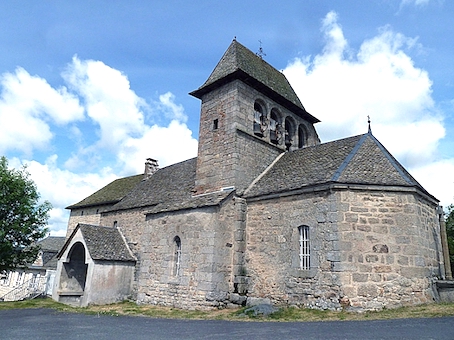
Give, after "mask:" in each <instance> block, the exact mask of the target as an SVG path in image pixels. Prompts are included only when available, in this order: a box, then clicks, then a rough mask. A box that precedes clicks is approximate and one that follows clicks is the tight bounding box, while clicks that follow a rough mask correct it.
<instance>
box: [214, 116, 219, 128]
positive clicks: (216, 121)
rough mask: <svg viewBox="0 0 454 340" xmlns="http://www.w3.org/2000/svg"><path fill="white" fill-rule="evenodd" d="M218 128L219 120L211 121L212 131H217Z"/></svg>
mask: <svg viewBox="0 0 454 340" xmlns="http://www.w3.org/2000/svg"><path fill="white" fill-rule="evenodd" d="M218 127H219V120H218V119H215V120H213V130H217V129H218Z"/></svg>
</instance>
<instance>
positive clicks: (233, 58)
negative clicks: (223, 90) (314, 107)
mask: <svg viewBox="0 0 454 340" xmlns="http://www.w3.org/2000/svg"><path fill="white" fill-rule="evenodd" d="M235 79H241V80H242V81H243V82H245V83H247V84H249V85H251V86H253V87H254V88H256V89H257V90H259V91H261V92H263V93H264V94H266V95H268V96H269V97H270V98H273V99H274V100H275V101H276V102H278V103H280V104H281V105H283V106H285V107H287V108H288V109H289V110H291V111H293V112H295V113H297V114H299V115H301V116H302V117H303V118H305V119H307V120H308V121H310V122H311V123H317V122H319V120H318V119H317V118H315V117H314V116H312V115H311V114H309V113H308V112H307V111H306V109H305V108H304V106H303V104H302V103H301V101H300V100H299V98H298V96H297V95H296V93H295V91H294V90H293V88H292V86H291V85H290V83H289V82H288V80H287V78H286V77H285V76H284V74H283V73H282V72H279V71H278V70H276V69H275V68H274V67H273V66H271V65H270V64H268V63H267V62H266V61H265V60H263V59H262V58H261V57H259V56H257V55H256V54H255V53H253V52H252V51H251V50H249V49H248V48H246V47H245V46H243V45H241V44H240V43H239V42H237V41H236V40H233V41H232V43H231V44H230V46H229V48H228V49H227V51H226V52H225V53H224V55H223V57H222V58H221V60H220V61H219V63H218V64H217V66H216V67H215V69H214V70H213V72H212V73H211V75H210V76H209V77H208V79H207V80H206V81H205V83H204V84H203V85H202V86H201V87H199V88H198V89H197V90H195V91H193V92H191V93H190V94H191V95H193V96H194V97H196V98H199V99H201V98H202V96H203V95H204V94H205V93H207V92H209V91H211V90H212V89H214V88H217V87H219V86H220V85H222V84H225V83H228V82H230V81H232V80H235Z"/></svg>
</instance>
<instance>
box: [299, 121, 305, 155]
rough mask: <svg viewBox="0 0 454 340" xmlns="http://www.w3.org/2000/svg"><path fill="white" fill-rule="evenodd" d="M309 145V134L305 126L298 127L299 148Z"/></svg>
mask: <svg viewBox="0 0 454 340" xmlns="http://www.w3.org/2000/svg"><path fill="white" fill-rule="evenodd" d="M306 144H307V132H306V128H305V127H304V126H303V125H300V126H299V127H298V148H299V149H301V148H302V147H304V146H305V145H306Z"/></svg>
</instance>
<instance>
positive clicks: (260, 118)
mask: <svg viewBox="0 0 454 340" xmlns="http://www.w3.org/2000/svg"><path fill="white" fill-rule="evenodd" d="M266 128H267V118H266V113H265V110H264V105H262V104H260V103H259V102H257V101H256V102H255V103H254V134H255V135H257V136H259V137H263V133H264V132H265V130H266Z"/></svg>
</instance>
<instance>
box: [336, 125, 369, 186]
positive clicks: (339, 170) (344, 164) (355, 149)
mask: <svg viewBox="0 0 454 340" xmlns="http://www.w3.org/2000/svg"><path fill="white" fill-rule="evenodd" d="M367 136H368V133H366V134H364V135H362V136H361V138H360V140H359V141H358V142H357V143H356V144H355V146H354V147H353V149H352V151H350V153H349V154H348V155H347V157H345V159H344V161H343V162H342V164H341V165H340V166H339V168H337V170H336V172H335V173H334V175H333V177H332V178H331V180H332V181H333V182H335V181H337V180H338V179H339V177H340V176H341V175H342V172H344V170H345V168H346V167H347V166H348V164H350V161H351V160H352V159H353V157H354V156H355V155H356V153H357V152H358V150H359V149H360V147H361V146H362V145H363V144H364V142H365V140H366V139H367Z"/></svg>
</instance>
